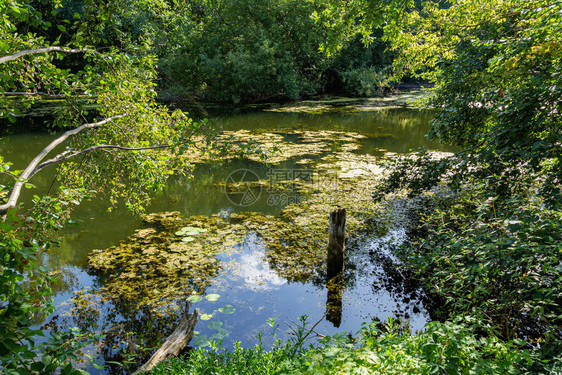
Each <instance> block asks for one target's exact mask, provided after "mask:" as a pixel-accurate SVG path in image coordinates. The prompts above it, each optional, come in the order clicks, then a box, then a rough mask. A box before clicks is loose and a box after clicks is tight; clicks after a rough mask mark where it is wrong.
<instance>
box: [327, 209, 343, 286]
mask: <svg viewBox="0 0 562 375" xmlns="http://www.w3.org/2000/svg"><path fill="white" fill-rule="evenodd" d="M329 232H330V240H329V243H328V268H327V274H328V280H331V279H333V278H334V277H335V276H337V275H338V274H339V273H340V272H342V271H343V263H344V250H345V208H340V209H337V210H336V211H334V212H332V213H331V214H330V229H329Z"/></svg>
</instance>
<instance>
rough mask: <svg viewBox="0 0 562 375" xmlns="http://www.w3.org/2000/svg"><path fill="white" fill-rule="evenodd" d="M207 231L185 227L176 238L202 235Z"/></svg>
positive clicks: (178, 232)
mask: <svg viewBox="0 0 562 375" xmlns="http://www.w3.org/2000/svg"><path fill="white" fill-rule="evenodd" d="M206 231H207V229H202V228H197V227H183V228H181V229H180V230H178V231H177V232H176V236H197V235H199V234H201V233H205V232H206Z"/></svg>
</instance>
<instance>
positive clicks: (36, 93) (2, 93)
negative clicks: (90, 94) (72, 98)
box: [0, 91, 66, 98]
mask: <svg viewBox="0 0 562 375" xmlns="http://www.w3.org/2000/svg"><path fill="white" fill-rule="evenodd" d="M0 95H4V96H47V97H49V98H66V95H65V94H49V93H46V92H39V91H38V92H22V91H16V92H0Z"/></svg>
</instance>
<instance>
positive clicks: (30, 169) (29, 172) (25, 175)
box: [0, 115, 126, 216]
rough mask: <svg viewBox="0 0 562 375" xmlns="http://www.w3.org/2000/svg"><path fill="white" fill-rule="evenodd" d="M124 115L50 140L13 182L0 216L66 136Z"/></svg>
mask: <svg viewBox="0 0 562 375" xmlns="http://www.w3.org/2000/svg"><path fill="white" fill-rule="evenodd" d="M125 116H126V115H116V116H112V117H109V118H106V119H105V120H102V121H98V122H94V123H89V124H83V125H81V126H79V127H77V128H75V129H72V130H68V131H66V132H65V133H64V134H63V135H61V136H60V137H58V138H57V139H55V140H54V141H52V142H51V143H50V144H49V145H48V146H47V147H45V148H44V149H43V150H42V151H41V152H40V153H39V154H37V156H35V158H34V159H33V160H32V161H31V162H30V163H29V164H28V166H27V167H26V168H25V170H24V171H23V172H22V174H21V175H20V176H19V181H17V182H16V183H15V184H14V187H13V188H12V190H11V191H10V193H9V194H8V201H7V202H6V203H5V204H3V205H0V215H2V216H3V215H5V214H6V212H8V210H9V209H11V208H14V207H15V206H16V204H17V202H18V199H19V196H20V194H21V189H22V187H23V186H24V185H25V183H26V182H27V181H28V180H29V178H30V177H31V176H33V174H35V173H37V172H36V168H37V167H38V165H39V164H40V163H41V161H43V159H45V158H46V157H47V155H49V153H50V152H51V151H53V150H54V149H55V148H56V147H57V146H58V145H60V144H61V143H63V142H64V141H65V140H66V139H67V138H68V137H70V136H72V135H74V134H78V133H80V132H82V131H84V130H87V129H93V128H96V127H98V126H102V125H105V124H107V123H108V122H111V121H113V120H115V119H118V118H122V117H125Z"/></svg>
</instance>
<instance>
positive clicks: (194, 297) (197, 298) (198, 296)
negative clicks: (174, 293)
mask: <svg viewBox="0 0 562 375" xmlns="http://www.w3.org/2000/svg"><path fill="white" fill-rule="evenodd" d="M202 299H203V296H202V295H201V294H194V295H191V296H189V297H187V300H188V301H189V302H192V303H197V302H199V301H201V300H202Z"/></svg>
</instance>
